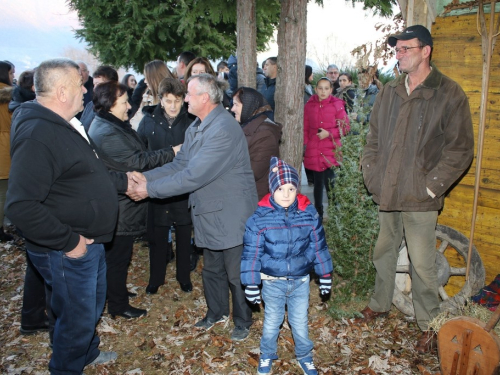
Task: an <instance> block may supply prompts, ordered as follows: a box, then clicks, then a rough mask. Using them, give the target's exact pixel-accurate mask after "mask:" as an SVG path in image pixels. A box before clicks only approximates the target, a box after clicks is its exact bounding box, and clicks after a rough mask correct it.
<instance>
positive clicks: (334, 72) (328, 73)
mask: <svg viewBox="0 0 500 375" xmlns="http://www.w3.org/2000/svg"><path fill="white" fill-rule="evenodd" d="M326 74H339V72H326Z"/></svg>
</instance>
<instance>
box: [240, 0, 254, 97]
mask: <svg viewBox="0 0 500 375" xmlns="http://www.w3.org/2000/svg"><path fill="white" fill-rule="evenodd" d="M255 3H256V0H237V2H236V12H237V26H236V33H237V41H238V44H237V46H238V47H237V52H236V55H237V57H238V87H241V86H248V87H253V88H255V86H256V80H255V72H256V64H257V28H256V23H255Z"/></svg>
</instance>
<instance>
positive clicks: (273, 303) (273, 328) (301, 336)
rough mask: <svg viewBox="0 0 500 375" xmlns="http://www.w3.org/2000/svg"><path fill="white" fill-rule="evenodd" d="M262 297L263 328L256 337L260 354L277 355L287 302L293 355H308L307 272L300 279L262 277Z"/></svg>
mask: <svg viewBox="0 0 500 375" xmlns="http://www.w3.org/2000/svg"><path fill="white" fill-rule="evenodd" d="M262 299H263V300H264V303H265V311H264V329H263V331H262V338H261V340H260V353H261V356H262V357H264V358H266V357H265V356H267V357H271V356H274V355H276V354H277V350H278V335H279V332H280V326H281V323H283V320H284V318H285V305H288V322H289V323H290V326H291V328H292V334H293V340H294V341H295V355H296V357H297V359H302V358H305V357H308V356H310V355H311V351H312V349H313V343H312V341H311V340H309V327H308V319H307V310H308V308H309V275H307V276H304V277H302V278H300V279H290V280H262Z"/></svg>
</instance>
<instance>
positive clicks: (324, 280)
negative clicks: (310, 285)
mask: <svg viewBox="0 0 500 375" xmlns="http://www.w3.org/2000/svg"><path fill="white" fill-rule="evenodd" d="M331 291H332V276H331V275H330V274H328V275H323V276H321V277H320V278H319V293H320V294H321V295H322V296H325V295H327V294H329V293H330V292H331Z"/></svg>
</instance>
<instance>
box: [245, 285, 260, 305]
mask: <svg viewBox="0 0 500 375" xmlns="http://www.w3.org/2000/svg"><path fill="white" fill-rule="evenodd" d="M245 297H246V298H247V300H248V301H249V302H250V303H253V304H254V305H258V304H259V303H261V302H262V299H261V298H260V289H259V286H258V285H247V286H246V288H245Z"/></svg>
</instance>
